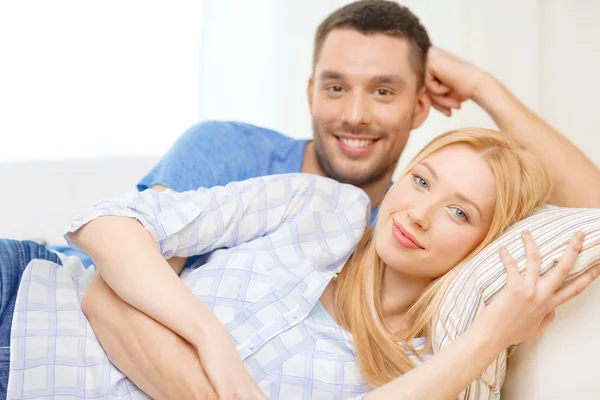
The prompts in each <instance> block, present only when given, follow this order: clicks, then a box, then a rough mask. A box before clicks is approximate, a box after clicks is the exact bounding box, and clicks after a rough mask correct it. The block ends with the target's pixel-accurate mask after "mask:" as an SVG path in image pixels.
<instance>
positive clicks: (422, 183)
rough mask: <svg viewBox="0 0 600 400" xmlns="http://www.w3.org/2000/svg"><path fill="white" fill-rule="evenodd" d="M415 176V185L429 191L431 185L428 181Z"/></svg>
mask: <svg viewBox="0 0 600 400" xmlns="http://www.w3.org/2000/svg"><path fill="white" fill-rule="evenodd" d="M413 176H414V179H415V183H416V184H417V185H419V186H420V187H422V188H423V189H429V184H428V183H427V181H426V180H425V179H423V178H421V177H420V176H419V175H413Z"/></svg>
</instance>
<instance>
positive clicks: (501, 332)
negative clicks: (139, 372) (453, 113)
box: [8, 129, 600, 400]
mask: <svg viewBox="0 0 600 400" xmlns="http://www.w3.org/2000/svg"><path fill="white" fill-rule="evenodd" d="M549 191H550V182H549V178H548V175H547V174H546V172H545V170H544V169H543V168H542V167H541V165H540V164H539V163H538V162H537V161H536V160H535V159H534V158H533V157H532V156H531V155H530V154H529V153H527V152H525V151H524V150H523V149H521V148H520V147H519V146H518V145H517V144H516V142H514V141H513V140H511V139H509V138H508V137H506V136H505V135H503V134H501V133H498V132H494V131H489V130H481V129H477V130H475V129H471V130H458V131H453V132H449V133H446V134H444V135H442V136H440V137H438V138H437V139H435V140H433V141H432V142H431V143H430V144H428V145H427V146H426V147H425V148H424V149H423V150H422V151H421V152H420V153H419V154H418V155H417V156H416V158H415V159H414V160H413V162H412V163H411V164H410V165H409V167H408V168H407V170H406V172H405V174H404V175H403V176H402V177H401V178H400V179H398V181H397V182H396V183H395V184H394V185H393V187H392V188H391V189H390V191H389V193H388V194H387V196H386V198H385V200H384V201H383V203H382V205H381V208H380V212H379V216H378V220H377V223H376V225H375V227H374V228H373V229H371V228H367V222H368V214H369V209H370V205H369V200H368V197H367V196H366V194H365V193H364V192H363V191H362V190H360V189H357V188H355V187H353V186H350V185H343V184H340V183H337V182H335V181H332V180H330V179H327V178H321V177H317V176H313V175H302V174H295V175H278V176H272V177H267V178H259V179H252V180H249V181H245V182H239V183H232V184H229V185H227V186H226V187H216V188H212V189H199V190H197V191H194V192H185V193H176V192H172V191H165V192H161V193H156V192H153V191H145V192H142V193H135V194H131V195H127V196H124V197H121V198H117V199H112V200H107V201H103V202H100V203H98V204H97V205H96V206H95V207H94V208H93V209H91V210H90V211H88V212H86V213H84V214H82V216H80V218H78V219H76V220H75V221H74V222H73V223H72V229H71V233H70V234H69V238H70V240H71V241H72V242H73V243H74V244H75V245H77V246H78V247H79V248H80V249H82V250H83V251H85V252H86V253H87V254H88V255H90V257H91V258H92V260H93V261H94V263H95V265H96V266H97V268H98V271H99V272H100V273H101V275H102V277H103V278H104V280H105V281H106V282H107V283H108V285H109V286H110V287H111V288H112V290H114V292H115V293H116V294H117V295H118V296H120V298H122V299H123V300H124V301H126V302H127V303H129V304H131V305H132V306H134V307H136V308H137V309H139V310H140V311H142V312H144V313H145V314H147V315H149V316H151V317H152V318H154V319H155V320H156V321H158V322H159V323H160V324H162V325H164V327H166V328H167V329H169V330H170V331H172V332H173V333H174V334H177V335H178V336H179V337H180V340H181V341H182V342H183V341H186V342H187V343H189V344H190V345H191V346H192V348H193V352H195V353H194V354H195V356H196V357H197V359H198V360H199V361H200V363H199V373H198V381H199V385H201V383H203V384H204V386H202V387H203V388H209V392H210V393H208V394H207V393H204V395H210V394H212V395H213V396H214V397H217V398H220V399H264V398H265V397H267V398H272V399H285V400H287V399H294V398H304V399H332V398H340V399H341V398H358V397H362V396H365V398H367V399H389V398H402V399H425V398H426V399H452V398H456V396H457V395H458V394H459V393H460V392H461V391H462V390H463V389H464V388H465V387H466V386H467V385H468V384H470V383H471V382H472V381H473V380H474V379H475V378H476V377H477V376H478V375H479V374H480V373H481V372H483V370H484V369H485V368H486V367H487V366H488V365H489V364H490V363H491V362H492V361H493V360H494V359H495V357H496V356H497V355H498V354H499V353H500V352H501V351H503V349H505V348H506V347H507V346H509V345H510V344H513V343H517V342H521V341H525V340H529V339H531V338H532V337H534V336H535V335H537V334H538V333H539V332H540V331H541V330H542V329H543V328H544V327H545V325H546V324H547V323H548V322H549V320H550V319H551V317H552V313H553V310H554V308H555V307H556V306H558V305H559V304H561V303H563V302H565V301H567V300H568V299H570V298H572V297H573V296H574V295H575V294H576V293H577V292H578V291H581V290H582V289H583V288H585V287H586V286H587V285H588V284H589V283H590V282H591V281H592V280H593V279H594V278H595V277H597V276H598V274H599V273H600V269H598V268H594V269H592V270H590V271H589V272H588V273H586V274H585V275H582V276H581V277H579V278H578V279H577V280H575V281H574V282H573V283H571V284H569V285H568V286H566V287H563V288H560V289H559V287H560V285H561V282H562V280H563V278H564V276H566V273H567V271H568V270H569V269H570V267H571V266H572V265H573V263H574V260H575V258H576V256H577V253H578V249H579V248H580V245H581V241H582V237H581V235H577V236H576V237H574V238H573V242H572V246H571V248H570V249H569V250H567V251H566V252H565V254H564V256H563V259H562V261H561V262H560V263H559V265H558V266H557V267H556V268H555V269H554V270H553V272H552V273H550V274H548V275H546V276H544V277H543V278H541V277H539V271H540V265H539V263H538V262H536V261H535V260H536V258H535V252H536V246H535V243H534V242H533V239H532V238H531V237H530V236H528V235H527V234H524V243H525V247H526V249H527V252H528V255H529V256H530V259H529V263H528V265H527V272H526V276H525V277H524V278H523V277H521V276H520V275H519V274H518V272H517V270H516V267H515V265H514V263H513V262H512V260H511V258H510V255H508V254H505V253H503V254H502V257H503V260H504V262H505V265H506V268H507V272H508V277H509V283H508V285H507V287H508V289H507V290H503V291H501V292H500V294H499V295H497V296H496V297H495V299H494V300H493V301H492V303H491V305H490V306H489V307H487V308H486V309H485V310H484V312H483V313H482V314H481V315H479V316H478V317H477V318H476V319H475V321H474V323H473V325H472V326H471V327H470V328H469V329H468V330H467V332H466V333H465V334H464V335H463V336H462V337H461V338H459V339H458V340H457V341H455V342H454V343H453V344H451V345H450V346H448V347H447V348H446V349H444V350H443V351H441V352H440V353H439V354H436V355H435V356H432V355H431V352H430V350H429V349H428V346H427V343H428V341H429V339H430V335H431V329H430V324H431V319H432V315H433V314H434V313H435V311H436V307H437V306H438V303H439V298H440V295H441V294H442V293H443V290H444V288H445V287H446V286H447V284H448V282H449V280H450V279H451V278H452V276H453V275H454V273H455V271H456V270H457V269H458V268H460V266H461V265H462V264H463V263H464V262H465V261H466V260H468V259H469V258H470V257H472V256H473V254H475V253H476V252H477V251H478V250H480V249H481V248H482V247H484V246H485V245H487V244H488V243H490V242H491V241H492V240H494V238H496V237H497V236H498V235H500V234H501V233H502V232H503V231H504V230H505V229H506V228H507V227H509V226H510V225H511V224H512V223H514V222H516V221H518V220H519V219H521V218H523V217H525V216H526V215H528V213H530V212H531V210H533V209H534V208H535V207H537V206H539V205H541V204H543V203H544V201H545V200H546V198H547V197H548V195H549ZM199 254H206V256H205V257H204V258H203V263H202V265H200V266H199V267H197V268H196V269H193V270H186V273H185V274H184V275H182V277H181V278H180V277H178V276H177V275H176V274H174V273H173V270H172V269H171V268H170V266H169V264H168V262H167V261H166V260H167V259H170V258H172V257H190V256H194V255H199ZM68 261H69V260H68V259H63V263H65V262H68ZM84 275H85V274H84V273H83V272H82V269H81V268H80V269H79V270H78V269H77V268H70V269H68V268H57V267H56V264H52V263H50V262H42V263H37V264H36V263H32V264H30V266H29V267H28V268H27V270H26V271H25V274H24V276H23V279H22V283H21V285H20V288H19V292H20V296H19V302H18V303H17V307H16V309H15V314H14V323H13V327H16V328H17V329H16V330H15V329H13V333H12V335H13V340H12V341H11V346H12V349H11V355H19V357H18V358H14V359H13V357H12V356H11V372H10V373H11V378H10V379H11V382H12V384H11V385H10V387H9V390H8V398H25V397H27V396H30V395H32V394H33V393H34V392H35V393H38V395H39V394H40V393H44V394H46V395H69V394H71V395H72V394H73V393H79V396H80V397H99V396H109V395H110V396H112V397H113V398H143V397H145V394H144V393H142V392H141V391H140V390H139V389H138V388H136V387H134V386H133V385H131V383H130V382H129V381H128V380H127V378H126V377H125V376H124V375H122V374H121V373H120V372H119V370H117V368H116V367H121V364H120V362H117V361H115V360H116V358H114V357H113V358H112V360H113V361H114V362H115V364H116V367H115V366H113V365H112V364H111V363H109V362H108V358H107V356H106V354H105V353H104V351H103V350H102V348H101V347H100V346H98V343H97V340H96V339H95V336H94V335H93V332H92V331H91V328H90V326H89V324H87V323H86V321H85V319H84V318H83V314H82V313H81V311H80V310H79V309H77V306H78V304H79V303H78V302H77V300H78V299H79V298H80V297H81V293H82V292H83V290H82V286H83V285H82V282H83V281H84V279H83V278H82V277H83V276H84ZM41 277H43V279H42V278H41ZM42 280H43V281H44V282H45V283H44V285H43V286H44V288H43V295H42V294H40V291H41V289H40V282H41V281H42ZM48 293H56V301H55V304H54V307H50V308H48V306H47V307H46V308H45V309H44V312H47V313H48V314H50V320H51V321H54V322H53V323H50V327H49V326H48V323H47V319H46V318H45V316H44V318H41V319H39V320H38V319H36V318H35V317H32V315H34V314H35V313H36V312H40V310H41V309H42V308H43V306H42V305H41V302H40V298H44V296H46V295H47V294H48ZM59 293H60V296H59ZM67 293H71V294H74V293H78V294H79V296H71V300H70V301H67V300H66V299H67V297H68V296H67ZM25 294H26V295H25ZM73 299H75V300H73ZM59 300H60V301H59ZM25 320H26V321H27V324H26V325H27V329H25V330H22V329H18V328H19V327H21V326H22V324H23V321H25ZM45 338H50V339H51V340H45ZM59 345H60V346H62V347H63V348H61V349H60V350H59V349H58V346H59ZM157 345H160V343H157ZM82 346H83V347H82ZM82 348H83V349H84V350H82ZM174 349H175V348H174V347H173V350H174ZM165 351H169V349H168V348H167V349H165ZM28 354H35V356H32V357H31V358H30V357H28ZM22 355H24V356H22ZM117 358H118V357H117ZM35 360H38V362H37V363H36V362H35ZM40 360H44V361H45V362H47V363H46V364H44V363H42V362H39V361H40ZM419 364H422V365H420V366H419V368H415V366H416V365H419ZM66 366H68V368H67V367H66ZM40 368H42V369H43V372H42V371H41V370H40ZM67 369H68V371H69V374H71V376H72V377H73V379H72V381H73V382H74V383H72V384H71V385H72V386H69V385H68V384H67V383H65V382H66V380H64V379H63V380H60V379H59V381H60V382H59V383H56V380H55V381H54V382H53V383H52V384H48V383H47V385H46V386H45V387H42V388H40V386H43V385H40V377H41V376H44V377H45V379H46V380H45V381H44V380H43V379H42V380H41V381H42V382H49V381H50V380H49V379H47V378H48V375H52V376H55V375H53V374H56V375H59V373H60V372H59V371H65V370H67ZM123 371H124V372H126V371H127V366H126V365H125V366H124V367H123ZM36 378H37V379H36ZM130 378H131V379H132V380H133V381H135V382H136V383H137V384H138V386H139V388H140V389H142V390H144V391H146V393H147V394H149V395H152V396H154V397H157V398H169V397H173V396H174V394H173V393H161V392H158V391H154V392H153V390H154V389H153V387H154V386H153V385H152V382H145V381H144V377H133V376H131V377H130ZM80 385H83V386H84V388H85V389H84V388H81V387H80ZM43 390H46V392H44V391H43ZM78 391H79V392H78Z"/></svg>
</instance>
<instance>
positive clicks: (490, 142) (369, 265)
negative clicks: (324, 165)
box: [334, 129, 550, 386]
mask: <svg viewBox="0 0 600 400" xmlns="http://www.w3.org/2000/svg"><path fill="white" fill-rule="evenodd" d="M459 143H460V144H466V145H468V146H470V147H472V148H473V149H474V150H475V151H477V152H478V153H480V154H481V156H482V157H483V158H484V159H485V160H486V161H487V163H488V165H489V167H490V168H491V170H492V172H493V174H494V177H495V186H496V204H495V210H494V215H493V218H492V223H491V226H490V230H489V232H488V234H487V236H486V237H485V238H484V239H483V241H482V242H481V243H480V244H479V245H478V246H477V247H476V248H475V249H474V250H473V251H472V252H471V253H470V254H469V255H468V256H467V257H466V258H465V260H463V261H462V262H461V263H460V264H459V265H457V266H456V267H454V268H453V269H452V270H451V271H450V272H448V273H447V274H445V275H444V276H442V277H440V278H438V279H436V280H435V281H433V282H432V283H431V284H430V285H429V286H428V287H427V289H426V290H425V291H424V293H423V294H422V295H421V296H420V298H419V299H418V300H417V301H416V302H415V304H414V305H413V306H412V307H411V308H410V310H409V311H408V312H407V314H406V327H407V329H406V330H404V331H403V334H402V337H401V338H400V337H398V335H397V334H396V333H393V332H390V331H389V330H388V329H387V328H386V327H385V324H384V322H383V313H382V306H381V300H382V299H381V293H382V291H381V289H382V283H383V282H382V281H383V271H384V264H383V262H382V260H381V259H380V258H379V256H378V255H377V252H376V250H375V244H374V239H373V229H372V228H368V229H367V230H366V231H365V233H364V234H363V237H362V238H361V240H360V241H359V243H358V244H357V248H356V250H355V252H354V254H353V255H352V256H351V257H350V259H349V260H348V261H347V263H346V265H345V266H344V268H343V270H342V271H341V273H340V274H339V275H338V277H337V278H336V281H335V294H334V296H335V314H336V318H337V320H338V322H339V324H340V325H341V326H342V327H343V328H344V329H347V330H348V331H349V332H351V333H352V336H353V339H354V344H355V352H356V357H357V360H358V364H359V366H360V371H361V374H362V376H363V377H364V378H365V379H366V380H367V382H369V383H370V384H371V385H374V386H380V385H383V384H385V383H387V382H389V381H391V380H392V379H394V378H396V377H398V376H400V375H402V374H404V373H406V372H408V371H409V370H411V369H412V368H414V364H413V363H412V361H411V360H410V358H409V357H408V354H409V353H410V352H413V353H414V354H417V352H416V350H415V349H414V348H413V346H412V344H411V342H412V340H413V339H414V338H416V337H421V336H424V337H426V338H427V339H428V343H429V344H430V343H431V334H432V326H431V325H432V321H433V318H434V316H435V313H436V311H437V310H438V308H439V305H440V300H441V298H442V296H443V294H444V292H445V291H446V289H447V288H448V286H449V284H450V282H451V280H452V279H453V277H454V276H455V275H456V272H457V271H458V270H459V268H460V267H461V266H462V265H464V263H465V262H466V261H468V260H469V259H470V258H471V257H472V256H473V255H475V254H476V253H477V252H479V251H480V250H481V249H482V248H483V247H485V246H487V245H488V244H489V243H491V242H492V241H493V240H494V239H496V238H497V237H498V236H499V235H500V234H501V233H502V232H503V231H504V230H506V229H507V228H508V227H509V226H510V225H512V224H513V223H515V222H516V221H518V220H520V219H522V218H524V217H526V216H527V215H528V214H529V213H530V212H531V211H532V210H533V209H534V208H536V207H538V206H540V205H542V204H543V203H544V202H545V201H546V200H547V198H548V196H549V193H550V178H549V175H548V173H547V172H546V170H545V169H544V168H543V166H542V165H541V163H540V162H539V161H538V160H537V159H536V158H535V157H534V156H533V155H532V154H530V153H528V152H527V151H525V149H523V148H522V147H521V146H520V145H519V144H518V143H517V142H516V141H515V140H514V139H512V138H510V137H508V136H507V135H505V134H503V133H501V132H497V131H493V130H487V129H459V130H454V131H451V132H447V133H445V134H443V135H441V136H438V137H437V138H435V139H434V140H432V141H431V142H430V143H429V144H427V145H426V146H425V147H424V148H423V150H421V152H420V153H419V154H417V155H416V157H415V158H414V159H413V160H412V162H411V163H410V164H409V165H408V167H407V168H406V170H405V172H404V173H407V172H408V171H410V170H411V169H412V168H413V167H414V166H415V164H417V163H419V162H420V161H421V160H423V159H425V158H426V157H428V156H430V155H431V154H433V153H435V152H436V151H438V150H440V149H442V148H444V147H446V146H449V145H452V144H459Z"/></svg>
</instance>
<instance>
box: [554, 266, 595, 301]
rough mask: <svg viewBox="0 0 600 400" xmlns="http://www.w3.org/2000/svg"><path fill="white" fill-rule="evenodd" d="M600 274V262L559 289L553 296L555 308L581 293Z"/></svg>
mask: <svg viewBox="0 0 600 400" xmlns="http://www.w3.org/2000/svg"><path fill="white" fill-rule="evenodd" d="M598 276H600V264H598V265H596V266H594V267H592V268H590V269H589V270H587V271H586V272H585V273H583V274H581V275H580V276H578V277H577V278H575V279H574V280H573V281H571V282H569V283H567V284H566V285H565V286H563V287H562V288H560V289H559V290H557V291H556V292H555V293H554V295H553V296H552V306H553V308H556V307H558V306H559V305H561V304H564V303H566V302H567V301H569V300H571V299H572V298H573V297H575V296H577V295H578V294H581V293H582V292H583V291H584V290H585V289H586V288H587V287H588V286H589V285H590V283H592V282H593V281H594V280H595V279H596V278H598Z"/></svg>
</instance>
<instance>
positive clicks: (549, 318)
mask: <svg viewBox="0 0 600 400" xmlns="http://www.w3.org/2000/svg"><path fill="white" fill-rule="evenodd" d="M555 318H556V312H554V310H553V311H550V312H549V313H548V314H547V315H546V316H545V317H544V319H543V320H542V323H541V324H540V329H539V332H541V331H543V330H544V329H546V327H547V326H548V325H550V324H551V323H552V321H554V319H555Z"/></svg>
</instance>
